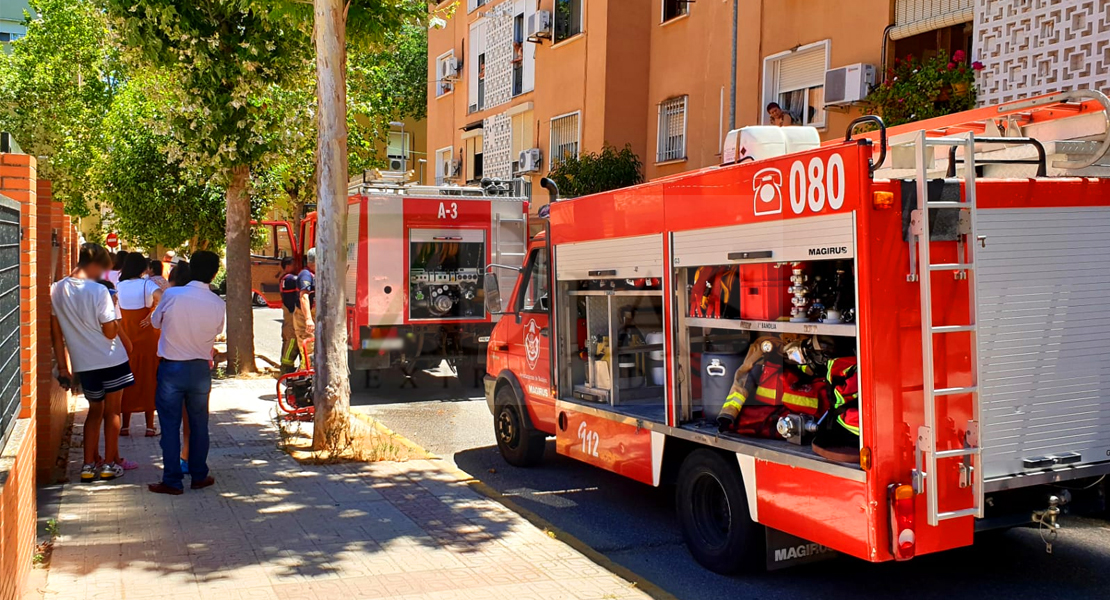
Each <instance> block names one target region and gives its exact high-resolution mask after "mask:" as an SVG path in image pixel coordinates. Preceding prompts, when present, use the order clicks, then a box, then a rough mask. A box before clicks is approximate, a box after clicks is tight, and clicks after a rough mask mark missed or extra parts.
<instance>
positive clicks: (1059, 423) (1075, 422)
mask: <svg viewBox="0 0 1110 600" xmlns="http://www.w3.org/2000/svg"><path fill="white" fill-rule="evenodd" d="M979 232H980V235H985V236H986V240H985V241H986V246H985V247H983V248H980V249H979V253H978V257H977V261H978V262H979V265H980V266H979V282H978V302H979V319H980V332H981V342H980V343H981V351H980V354H981V360H980V373H981V381H982V402H983V428H982V430H983V456H984V468H985V473H984V475H985V477H986V488H987V490H988V491H990V490H992V489H1005V488H1013V487H1020V486H1025V485H1032V484H1035V483H1044V482H1051V481H1055V480H1060V479H1062V478H1072V477H1083V476H1084V475H1085V474H1089V475H1099V474H1102V473H1106V472H1107V471H1110V462H1108V460H1110V400H1108V399H1110V344H1108V343H1107V340H1110V320H1108V319H1107V318H1106V289H1107V286H1110V271H1107V269H1106V266H1105V261H1106V256H1108V255H1110V208H1106V207H1058V208H1023V209H990V210H981V211H980V213H979Z"/></svg>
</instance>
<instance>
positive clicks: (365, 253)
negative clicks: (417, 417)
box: [300, 180, 528, 382]
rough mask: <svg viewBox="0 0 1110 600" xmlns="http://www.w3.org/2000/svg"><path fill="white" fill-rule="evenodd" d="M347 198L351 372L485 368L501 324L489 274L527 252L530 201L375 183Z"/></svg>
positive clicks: (482, 189)
mask: <svg viewBox="0 0 1110 600" xmlns="http://www.w3.org/2000/svg"><path fill="white" fill-rule="evenodd" d="M349 193H350V196H349V198H348V203H347V215H346V220H347V223H346V226H347V240H346V247H347V276H346V279H345V285H346V298H347V338H348V342H349V345H350V352H349V366H350V369H351V370H352V371H357V370H362V371H367V372H370V371H381V370H386V369H395V368H399V369H400V370H401V371H402V372H403V373H404V374H405V375H406V381H408V382H413V379H412V375H413V373H414V371H415V369H416V368H417V366H418V365H423V364H425V363H428V362H429V361H431V362H435V363H437V364H438V363H439V362H440V361H442V360H447V361H448V363H449V364H451V366H452V367H453V368H455V369H456V372H460V371H458V367H459V366H461V365H466V366H473V367H475V368H478V369H480V368H481V365H482V364H483V363H484V359H485V355H486V352H485V346H486V343H487V341H488V340H489V333H490V330H491V329H492V328H493V325H494V323H495V322H496V321H497V319H498V316H497V315H495V314H491V313H489V312H487V311H486V309H485V302H484V295H485V291H484V289H485V288H484V285H483V283H484V279H485V273H486V270H487V268H489V267H490V266H491V265H498V264H503V263H509V264H517V263H519V262H520V261H521V258H522V257H523V256H524V247H525V245H526V243H527V230H528V221H527V217H528V201H527V199H526V198H523V197H519V196H515V195H513V188H512V185H511V184H510V183H508V182H500V181H489V180H487V181H485V182H484V185H482V186H468V187H462V186H453V185H452V186H423V185H411V184H400V183H396V184H395V183H389V182H382V181H376V182H368V183H360V184H355V185H352V186H351V189H350V190H349ZM317 218H318V215H317V213H316V212H311V213H309V214H308V215H307V216H306V217H305V219H304V221H303V223H302V227H301V235H300V239H301V240H302V247H303V248H304V249H305V250H307V249H308V248H312V247H315V245H316V244H315V240H316V224H317ZM507 285H511V282H507ZM508 292H509V290H508V289H506V290H505V293H508ZM476 377H480V372H479V374H478V375H476Z"/></svg>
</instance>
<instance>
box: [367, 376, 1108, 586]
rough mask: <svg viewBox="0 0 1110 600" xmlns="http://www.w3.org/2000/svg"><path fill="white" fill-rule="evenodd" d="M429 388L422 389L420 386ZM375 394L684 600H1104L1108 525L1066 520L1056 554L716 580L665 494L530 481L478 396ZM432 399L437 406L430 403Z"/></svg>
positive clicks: (450, 454)
mask: <svg viewBox="0 0 1110 600" xmlns="http://www.w3.org/2000/svg"><path fill="white" fill-rule="evenodd" d="M425 380H426V381H425ZM421 381H422V383H423V385H422V387H421V388H420V389H419V390H417V391H416V392H413V391H412V390H404V391H402V390H399V389H397V388H393V387H389V386H386V385H383V386H382V388H380V389H378V390H375V391H374V392H372V393H367V392H363V393H362V394H359V395H356V397H355V399H354V401H353V403H354V404H356V405H357V406H358V410H362V411H365V412H367V413H370V414H373V415H375V416H377V417H378V418H379V419H380V420H381V421H382V422H383V423H385V424H386V425H387V426H389V427H390V428H391V429H393V430H394V431H396V432H397V433H399V434H401V435H404V436H405V437H407V438H409V439H411V440H412V441H414V442H416V443H418V444H420V445H421V446H423V447H425V448H426V449H428V450H430V451H432V452H433V453H435V454H437V455H439V456H441V457H442V458H443V459H444V460H449V461H452V462H453V463H455V464H456V465H458V467H459V468H461V469H462V470H463V471H466V472H467V473H469V474H470V475H472V476H473V477H475V478H476V479H479V480H481V481H483V482H484V483H486V484H487V485H489V486H491V487H493V488H494V489H496V490H497V491H499V492H501V493H502V494H504V495H506V496H509V497H511V498H512V499H513V500H514V501H515V502H516V503H517V504H519V505H520V506H522V507H524V508H527V509H528V510H530V511H532V512H534V513H536V514H538V515H540V516H541V517H542V518H544V519H546V520H547V521H548V522H550V523H551V524H552V525H554V526H555V527H556V528H558V529H561V530H563V531H565V532H567V533H569V534H571V535H573V536H575V537H577V538H578V539H580V540H582V541H583V542H585V543H586V544H588V545H590V546H591V547H593V548H594V549H595V550H598V551H600V552H601V553H603V554H605V555H606V556H608V557H609V558H610V559H612V560H613V561H615V562H616V563H618V564H620V565H622V566H624V567H626V568H628V569H630V570H632V571H633V572H635V573H637V574H639V575H640V576H642V577H643V578H644V579H646V580H648V581H650V582H652V583H654V584H655V585H657V586H659V587H660V588H662V589H663V590H665V591H666V592H669V593H670V594H673V595H674V596H676V597H678V598H682V599H683V600H687V599H689V600H706V599H708V598H745V599H747V598H776V599H777V598H782V599H788V600H798V599H799V598H853V599H858V598H890V597H903V598H937V599H944V600H951V599H953V598H1001V597H1007V596H1009V597H1014V598H1037V599H1038V600H1043V599H1048V598H1062V599H1063V598H1066V599H1076V598H1108V597H1110V523H1107V522H1105V521H1101V520H1093V519H1082V518H1065V519H1064V520H1063V523H1064V526H1065V527H1064V529H1063V530H1062V531H1061V532H1060V534H1059V537H1058V538H1057V539H1056V541H1055V544H1054V547H1053V553H1052V554H1051V555H1050V554H1047V553H1046V552H1045V544H1044V542H1043V541H1042V540H1041V538H1040V535H1039V533H1038V532H1037V531H1036V530H1033V529H1017V530H1012V531H1007V532H993V533H989V534H984V535H982V536H980V539H979V540H978V541H977V543H976V544H975V546H973V547H971V548H964V549H959V550H954V551H950V552H947V553H942V554H938V555H932V556H923V557H919V558H916V559H914V560H912V561H909V562H907V563H900V564H896V563H884V564H869V563H866V562H863V561H860V560H856V559H853V558H847V557H841V558H837V559H834V560H832V561H828V562H824V563H820V564H813V565H808V566H800V567H795V568H792V569H786V570H782V571H777V572H774V573H768V574H763V575H758V576H747V577H723V576H720V575H716V574H713V573H710V572H709V571H706V570H705V569H703V568H702V567H700V566H699V565H698V564H697V563H695V562H694V560H693V558H691V556H690V555H689V553H688V552H687V551H686V548H685V546H684V545H683V543H682V536H681V533H680V532H679V530H678V525H677V522H676V520H675V517H674V501H673V493H674V492H673V489H671V488H659V489H656V488H652V487H650V486H645V485H642V484H639V483H636V482H633V481H631V480H628V479H625V478H623V477H619V476H617V475H613V474H611V473H608V472H605V471H602V470H600V469H597V468H594V467H590V466H588V465H585V464H582V463H579V462H576V461H572V460H570V459H567V458H565V457H561V456H558V455H556V454H555V448H554V443H553V442H549V443H548V449H547V456H546V460H545V461H544V463H543V464H542V465H541V466H539V467H537V468H533V469H518V468H514V467H511V466H509V465H507V464H506V463H505V462H504V461H502V460H501V457H500V455H498V453H497V449H496V446H495V444H494V438H493V423H492V417H491V416H490V414H489V411H488V410H487V408H486V406H485V401H484V400H483V399H481V398H480V397H478V390H475V389H471V390H470V391H471V392H472V396H471V397H472V398H473V399H467V396H468V394H467V393H466V388H465V387H464V386H453V387H451V388H450V389H449V390H447V392H446V393H442V388H438V387H437V386H433V385H432V384H433V383H435V380H434V379H433V378H431V377H430V376H427V375H425V376H424V377H423V378H422V379H421ZM436 391H439V392H440V393H441V394H442V396H443V397H444V399H442V400H435V399H430V398H429V396H433V395H434V394H435V392H436Z"/></svg>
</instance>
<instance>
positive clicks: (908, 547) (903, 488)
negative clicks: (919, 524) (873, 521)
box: [887, 483, 917, 560]
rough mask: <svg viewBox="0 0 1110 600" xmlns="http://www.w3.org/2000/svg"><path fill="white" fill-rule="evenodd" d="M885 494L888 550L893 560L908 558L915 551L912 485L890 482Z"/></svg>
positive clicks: (915, 534) (911, 556)
mask: <svg viewBox="0 0 1110 600" xmlns="http://www.w3.org/2000/svg"><path fill="white" fill-rule="evenodd" d="M887 496H889V497H890V552H891V554H893V555H894V560H909V559H911V558H913V557H914V554H915V553H916V552H917V533H916V532H915V531H914V510H915V506H914V501H913V497H914V493H913V486H909V485H898V484H896V483H892V484H890V485H889V486H887Z"/></svg>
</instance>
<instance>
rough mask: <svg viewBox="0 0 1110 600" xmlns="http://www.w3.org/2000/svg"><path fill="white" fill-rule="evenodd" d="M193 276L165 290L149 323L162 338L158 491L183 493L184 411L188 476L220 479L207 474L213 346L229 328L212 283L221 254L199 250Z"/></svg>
mask: <svg viewBox="0 0 1110 600" xmlns="http://www.w3.org/2000/svg"><path fill="white" fill-rule="evenodd" d="M189 267H190V268H191V270H192V275H193V280H192V281H191V282H190V283H189V284H188V285H184V286H180V287H172V288H170V289H168V290H166V291H165V293H163V294H162V301H161V303H159V304H158V308H157V309H155V311H154V314H153V315H152V316H151V318H150V323H151V325H153V326H154V327H156V328H158V329H161V330H162V337H161V338H160V339H159V340H158V356H160V357H161V358H162V364H161V365H159V366H158V391H157V394H156V397H155V401H154V405H155V408H157V410H158V420H159V422H160V424H161V425H162V458H163V465H164V466H163V470H162V481H160V482H159V483H152V484H150V486H148V488H149V489H150V491H152V492H154V493H156V494H172V495H178V494H181V493H183V492H184V490H185V485H184V480H185V475H184V473H183V472H182V470H181V461H180V459H179V457H180V455H181V419H182V411H183V410H184V412H185V414H186V415H187V416H188V419H189V477H190V479H191V480H192V484H191V485H190V487H191V488H192V489H194V490H199V489H202V488H206V487H208V486H210V485H212V484H213V483H216V479H215V478H214V477H212V476H211V475H209V474H208V395H209V393H210V392H211V391H212V376H211V370H210V368H209V364H210V361H211V360H212V345H213V344H215V343H216V336H217V335H219V334H220V333H221V332H222V331H223V329H224V315H225V312H226V311H225V306H224V301H223V300H221V299H220V297H219V296H217V295H216V294H215V293H213V292H212V289H211V288H210V287H209V286H208V284H210V283H212V279H213V278H214V277H215V276H216V273H217V272H218V271H219V270H220V258H219V257H218V256H216V255H215V254H213V253H212V252H207V251H203V250H202V251H200V252H197V253H196V254H194V255H193V258H192V260H190V261H189Z"/></svg>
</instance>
